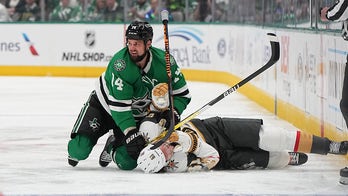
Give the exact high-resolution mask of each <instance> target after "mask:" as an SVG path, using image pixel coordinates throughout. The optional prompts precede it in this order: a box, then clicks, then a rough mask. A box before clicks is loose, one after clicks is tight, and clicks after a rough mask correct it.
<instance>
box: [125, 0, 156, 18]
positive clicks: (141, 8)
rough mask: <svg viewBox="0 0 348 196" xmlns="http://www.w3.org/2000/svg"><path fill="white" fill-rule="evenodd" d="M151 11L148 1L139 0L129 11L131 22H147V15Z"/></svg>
mask: <svg viewBox="0 0 348 196" xmlns="http://www.w3.org/2000/svg"><path fill="white" fill-rule="evenodd" d="M150 10H151V6H150V3H149V2H148V1H147V0H137V1H136V3H135V5H134V6H133V7H132V8H131V9H130V10H129V16H130V20H132V21H145V14H146V13H148V12H149V11H150Z"/></svg>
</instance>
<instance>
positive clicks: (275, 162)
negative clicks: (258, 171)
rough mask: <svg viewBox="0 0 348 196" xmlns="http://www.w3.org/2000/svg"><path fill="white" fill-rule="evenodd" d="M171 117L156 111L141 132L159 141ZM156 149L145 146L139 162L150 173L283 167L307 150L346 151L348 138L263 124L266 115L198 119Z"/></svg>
mask: <svg viewBox="0 0 348 196" xmlns="http://www.w3.org/2000/svg"><path fill="white" fill-rule="evenodd" d="M154 97H156V96H154ZM161 100H162V102H163V100H164V99H161ZM153 101H154V100H153ZM162 105H165V104H162ZM167 116H168V115H166V114H165V115H163V112H152V113H150V114H149V115H148V116H147V117H146V118H145V119H144V121H143V122H142V123H141V125H140V128H139V131H140V132H141V133H142V134H143V136H144V137H145V138H147V140H148V141H151V140H153V141H156V140H157V139H158V138H161V134H162V135H163V134H164V133H165V132H163V130H165V129H166V127H167V126H168V125H167V124H168V122H167V120H168V119H166V118H167ZM157 136H159V137H157ZM151 147H152V144H149V145H148V146H147V147H146V148H144V149H143V150H142V151H141V152H140V155H139V158H138V160H137V164H138V167H139V168H141V169H142V170H143V171H145V172H146V173H155V172H159V171H166V172H185V171H199V170H210V169H217V170H228V169H250V168H282V167H285V166H287V165H300V164H303V163H305V162H306V161H307V155H306V154H304V153H315V154H322V155H326V154H328V153H330V154H338V155H346V154H347V150H348V141H342V142H336V141H331V140H329V139H328V138H323V137H318V136H315V135H312V134H309V133H306V132H302V131H299V130H297V131H288V130H284V129H281V128H277V127H272V126H267V125H263V121H262V119H242V118H221V117H212V118H207V119H192V120H191V121H190V122H188V123H186V124H185V125H184V126H182V127H181V130H176V131H175V132H174V133H173V134H172V135H171V136H170V138H169V139H168V141H166V142H165V143H164V144H162V145H161V146H160V147H159V148H156V149H151ZM301 152H302V153H301Z"/></svg>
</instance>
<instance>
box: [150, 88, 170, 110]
mask: <svg viewBox="0 0 348 196" xmlns="http://www.w3.org/2000/svg"><path fill="white" fill-rule="evenodd" d="M152 105H153V106H154V107H155V109H156V110H158V111H165V110H168V107H169V94H168V84H167V83H159V84H157V85H156V86H154V87H153V89H152Z"/></svg>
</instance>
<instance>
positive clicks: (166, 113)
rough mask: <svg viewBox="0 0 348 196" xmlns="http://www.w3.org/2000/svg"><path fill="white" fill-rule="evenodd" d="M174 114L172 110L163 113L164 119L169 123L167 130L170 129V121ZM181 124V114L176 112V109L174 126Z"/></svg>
mask: <svg viewBox="0 0 348 196" xmlns="http://www.w3.org/2000/svg"><path fill="white" fill-rule="evenodd" d="M171 115H172V113H171V111H170V110H166V111H164V112H162V118H164V119H166V121H167V123H166V129H169V125H170V123H169V122H170V120H171V117H172V116H171ZM179 122H180V115H179V113H178V112H177V111H176V109H174V126H175V125H176V124H178V123H179Z"/></svg>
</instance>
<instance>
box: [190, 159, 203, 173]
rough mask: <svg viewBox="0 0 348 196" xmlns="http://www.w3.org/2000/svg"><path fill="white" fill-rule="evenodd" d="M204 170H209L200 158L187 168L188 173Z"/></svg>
mask: <svg viewBox="0 0 348 196" xmlns="http://www.w3.org/2000/svg"><path fill="white" fill-rule="evenodd" d="M202 170H203V171H204V170H208V167H206V166H205V164H204V163H202V162H201V159H200V158H197V159H195V160H193V161H192V162H191V163H190V164H189V166H188V167H187V171H188V172H198V171H202Z"/></svg>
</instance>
